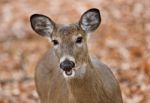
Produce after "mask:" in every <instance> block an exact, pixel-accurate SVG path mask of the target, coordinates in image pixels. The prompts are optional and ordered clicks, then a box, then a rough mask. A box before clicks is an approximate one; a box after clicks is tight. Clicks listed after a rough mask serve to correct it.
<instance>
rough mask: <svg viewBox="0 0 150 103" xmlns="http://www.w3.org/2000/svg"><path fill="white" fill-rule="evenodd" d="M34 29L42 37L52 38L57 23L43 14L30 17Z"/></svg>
mask: <svg viewBox="0 0 150 103" xmlns="http://www.w3.org/2000/svg"><path fill="white" fill-rule="evenodd" d="M30 22H31V26H32V29H33V30H34V31H35V32H36V33H38V34H40V35H41V36H51V35H52V33H53V31H54V28H55V23H54V22H53V21H52V20H51V19H50V18H49V17H47V16H44V15H41V14H33V15H32V16H31V17H30Z"/></svg>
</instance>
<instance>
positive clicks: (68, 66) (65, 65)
mask: <svg viewBox="0 0 150 103" xmlns="http://www.w3.org/2000/svg"><path fill="white" fill-rule="evenodd" d="M74 67H75V63H74V62H72V61H69V60H65V61H63V62H62V63H60V68H61V69H63V70H64V71H70V70H71V69H72V68H74Z"/></svg>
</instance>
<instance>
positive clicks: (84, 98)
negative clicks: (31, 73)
mask: <svg viewBox="0 0 150 103" xmlns="http://www.w3.org/2000/svg"><path fill="white" fill-rule="evenodd" d="M30 21H31V26H32V28H33V30H34V31H35V32H36V33H38V34H39V35H41V36H45V37H47V38H48V39H51V41H52V42H53V44H54V48H52V49H50V50H49V51H48V52H47V53H46V54H45V56H44V57H43V59H42V60H41V61H40V62H39V64H38V65H37V68H36V73H35V83H36V87H37V92H38V94H39V97H40V99H41V102H42V103H122V102H123V101H122V97H121V92H120V87H119V85H118V82H117V81H116V79H115V77H114V75H113V73H112V72H111V71H110V69H109V68H108V67H107V66H106V65H104V64H103V63H101V62H100V61H98V60H97V59H93V58H90V56H89V53H88V46H87V35H88V34H87V33H88V32H92V31H94V30H96V29H97V28H98V26H99V25H100V22H101V17H100V12H99V10H98V9H96V8H92V9H90V10H88V11H86V12H85V13H84V14H83V15H82V16H81V18H80V20H79V22H78V23H76V24H70V25H58V24H55V23H54V22H53V21H52V20H51V19H50V18H49V17H47V16H45V15H41V14H34V15H32V16H31V18H30ZM69 59H70V60H69ZM65 60H68V61H69V62H71V64H69V65H71V66H70V67H69V71H65V70H64V69H63V68H62V65H61V64H62V63H64V61H65ZM66 64H67V63H66ZM66 64H65V65H66ZM73 64H74V66H73ZM67 65H68V64H67ZM64 67H65V66H64ZM66 68H68V66H67V67H65V69H66ZM61 69H62V70H61ZM62 71H63V72H62ZM68 73H69V74H68ZM70 73H71V74H70Z"/></svg>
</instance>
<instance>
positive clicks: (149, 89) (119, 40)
mask: <svg viewBox="0 0 150 103" xmlns="http://www.w3.org/2000/svg"><path fill="white" fill-rule="evenodd" d="M92 7H95V8H99V9H100V11H101V16H102V22H101V26H100V27H99V28H98V30H97V31H96V32H94V33H93V34H92V35H91V38H90V40H89V43H88V44H89V48H90V49H89V50H90V54H91V55H95V56H96V57H98V58H99V59H100V60H101V61H102V62H104V63H105V64H107V65H108V66H109V67H111V70H112V71H113V73H114V74H115V76H116V78H117V79H118V80H119V83H120V86H121V90H122V95H123V99H124V103H150V1H149V0H74V1H73V0H0V103H39V99H38V95H37V93H36V90H35V85H34V80H33V78H34V71H35V66H36V64H37V63H38V61H39V59H40V58H41V57H42V55H43V54H44V53H45V52H46V51H47V50H48V49H49V48H50V47H51V46H50V44H49V43H48V42H47V40H46V39H44V38H42V37H40V36H38V35H37V34H36V33H35V32H33V31H32V29H31V27H30V22H29V18H30V16H31V15H32V14H33V13H41V14H45V15H47V16H49V17H50V18H52V20H53V21H55V22H57V23H73V22H77V21H79V18H80V15H81V14H82V13H83V12H84V11H86V10H87V9H89V8H92Z"/></svg>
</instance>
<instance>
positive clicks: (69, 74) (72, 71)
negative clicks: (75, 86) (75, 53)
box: [63, 69, 75, 77]
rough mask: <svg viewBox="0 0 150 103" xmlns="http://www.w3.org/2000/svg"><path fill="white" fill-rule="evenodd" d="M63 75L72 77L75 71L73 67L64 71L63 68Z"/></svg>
mask: <svg viewBox="0 0 150 103" xmlns="http://www.w3.org/2000/svg"><path fill="white" fill-rule="evenodd" d="M63 75H64V77H74V75H75V71H74V70H73V69H70V70H66V71H64V70H63Z"/></svg>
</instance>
